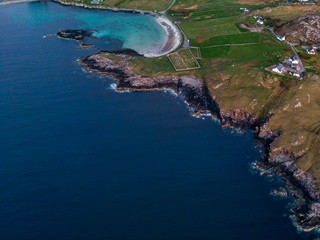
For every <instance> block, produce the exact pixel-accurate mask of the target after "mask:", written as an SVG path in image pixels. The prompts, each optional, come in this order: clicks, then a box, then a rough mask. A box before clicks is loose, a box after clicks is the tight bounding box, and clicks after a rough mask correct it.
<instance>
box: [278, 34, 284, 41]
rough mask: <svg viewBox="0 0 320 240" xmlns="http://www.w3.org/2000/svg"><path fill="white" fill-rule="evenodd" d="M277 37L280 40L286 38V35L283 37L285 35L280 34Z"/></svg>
mask: <svg viewBox="0 0 320 240" xmlns="http://www.w3.org/2000/svg"><path fill="white" fill-rule="evenodd" d="M277 38H278V39H279V40H280V41H284V40H286V37H285V36H282V35H278V36H277Z"/></svg>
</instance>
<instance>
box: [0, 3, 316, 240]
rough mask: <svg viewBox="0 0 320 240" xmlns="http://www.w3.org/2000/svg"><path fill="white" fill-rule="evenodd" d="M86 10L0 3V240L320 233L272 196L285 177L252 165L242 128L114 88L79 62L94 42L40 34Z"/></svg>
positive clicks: (248, 238)
mask: <svg viewBox="0 0 320 240" xmlns="http://www.w3.org/2000/svg"><path fill="white" fill-rule="evenodd" d="M69 12H70V14H71V17H69ZM88 14H89V15H90V14H92V11H91V10H86V9H77V8H69V7H63V6H60V5H58V4H54V3H50V2H49V3H45V2H42V3H28V4H27V3H24V4H16V5H10V6H4V7H0V239H1V240H135V239H137V240H150V239H152V240H199V239H201V240H207V239H208V240H215V239H219V240H220V239H223V240H234V239H241V240H242V239H245V240H257V239H259V240H260V239H262V240H284V239H285V240H298V239H304V240H315V239H316V237H317V235H314V234H299V233H297V231H296V229H295V228H294V227H293V225H292V224H291V222H290V220H289V218H288V215H289V211H288V208H287V204H289V201H287V200H276V199H273V198H272V197H271V196H269V192H270V190H272V189H273V188H275V187H279V186H282V183H281V182H279V181H277V180H275V181H273V182H270V181H269V180H268V179H265V178H263V177H260V176H258V175H254V174H251V173H250V171H249V164H250V162H252V161H254V160H257V159H259V157H260V153H259V148H258V147H257V146H256V144H255V143H254V139H253V137H252V134H251V133H250V132H249V133H246V134H242V135H239V134H236V133H235V132H232V131H230V130H223V129H221V127H220V126H219V125H218V124H217V123H216V122H214V121H212V120H210V119H196V118H193V117H191V116H190V113H189V110H188V109H187V108H186V104H185V103H184V102H183V100H182V99H181V97H177V96H173V95H171V94H168V93H165V92H139V93H123V94H119V93H117V92H115V91H114V90H112V89H111V87H110V85H111V84H112V83H114V80H112V79H105V78H98V77H96V76H94V75H93V74H89V73H86V72H83V71H82V70H81V68H80V66H79V65H78V64H77V63H76V61H75V60H76V59H77V58H78V57H81V56H85V55H88V54H92V53H94V52H95V51H96V50H95V49H92V50H81V49H79V48H78V47H77V43H76V42H74V41H66V40H61V39H58V38H55V37H53V38H47V39H43V38H42V36H43V35H45V34H48V33H52V32H55V31H57V29H59V28H62V29H67V28H77V27H83V26H84V25H85V22H84V21H82V20H81V21H80V20H78V19H76V17H75V16H78V18H85V17H86V16H88ZM97 14H99V15H100V14H106V15H108V14H111V13H101V11H98V13H97ZM112 14H113V15H112V16H113V20H114V21H116V22H117V19H116V18H117V17H118V16H119V19H122V18H123V14H120V13H119V15H117V14H114V13H112ZM132 17H133V18H137V19H141V21H142V23H141V24H142V25H145V24H146V23H145V22H144V20H145V19H144V17H145V16H141V17H142V18H139V16H132ZM23 19H27V20H23ZM87 22H88V21H87ZM137 22H138V20H137ZM138 23H139V22H138ZM107 27H108V26H107ZM110 27H113V26H110ZM117 34H119V35H123V36H125V33H121V32H120V33H117ZM109 38H110V43H109V44H106V46H105V47H106V48H110V49H112V48H114V47H117V46H118V42H119V41H118V40H117V39H116V38H114V36H109ZM141 44H143V43H141Z"/></svg>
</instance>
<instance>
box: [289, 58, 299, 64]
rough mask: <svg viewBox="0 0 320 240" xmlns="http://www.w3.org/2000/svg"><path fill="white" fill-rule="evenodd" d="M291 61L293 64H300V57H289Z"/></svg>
mask: <svg viewBox="0 0 320 240" xmlns="http://www.w3.org/2000/svg"><path fill="white" fill-rule="evenodd" d="M289 61H290V62H291V65H297V64H299V59H298V58H297V57H296V56H294V57H291V58H289Z"/></svg>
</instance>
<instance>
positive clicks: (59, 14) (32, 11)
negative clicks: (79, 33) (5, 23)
mask: <svg viewBox="0 0 320 240" xmlns="http://www.w3.org/2000/svg"><path fill="white" fill-rule="evenodd" d="M5 14H6V16H7V17H10V18H12V19H13V20H14V22H16V23H23V24H25V25H29V26H36V25H39V24H44V23H48V22H53V21H59V20H65V21H70V23H71V22H72V23H76V24H71V25H70V28H72V27H74V28H77V29H92V30H95V33H94V36H95V37H97V38H100V39H101V40H102V41H103V42H104V44H105V47H106V48H108V44H110V45H112V39H116V40H117V41H118V42H119V43H121V44H120V45H119V46H121V47H122V48H132V49H134V50H136V51H138V52H145V51H148V50H153V49H158V48H159V47H161V46H162V45H163V43H164V41H165V37H166V36H165V31H164V29H163V28H162V27H161V26H160V25H159V24H158V23H157V21H156V20H155V18H154V17H152V16H150V15H147V14H145V15H141V14H130V13H123V12H117V13H116V12H110V11H102V10H95V11H88V10H87V9H81V8H75V7H64V9H61V8H54V7H52V5H51V4H50V3H43V4H34V5H32V7H30V6H28V5H26V6H24V7H21V9H19V10H16V9H13V8H9V9H8V10H7V11H6V12H5ZM57 27H59V26H58V25H57ZM56 31H58V28H57V30H56ZM54 33H55V32H54ZM48 34H49V32H48ZM110 38H111V39H110ZM141 43H143V44H141Z"/></svg>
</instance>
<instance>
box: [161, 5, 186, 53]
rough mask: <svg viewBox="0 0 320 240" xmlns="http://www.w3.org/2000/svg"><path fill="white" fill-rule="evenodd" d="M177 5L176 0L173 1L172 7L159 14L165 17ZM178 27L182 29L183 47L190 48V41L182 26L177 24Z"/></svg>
mask: <svg viewBox="0 0 320 240" xmlns="http://www.w3.org/2000/svg"><path fill="white" fill-rule="evenodd" d="M175 3H176V0H173V1H172V3H171V5H170V6H169V7H168V8H167V9H166V10H164V11H161V12H159V13H160V14H163V15H166V14H167V12H168V11H169V10H170V9H171V8H172V6H173V5H174V4H175ZM176 25H177V26H178V28H179V29H180V32H181V33H182V35H183V39H184V41H183V45H182V47H183V48H189V46H190V41H189V39H188V38H187V35H186V34H185V33H184V31H183V30H182V28H181V27H180V25H179V24H178V23H176Z"/></svg>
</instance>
